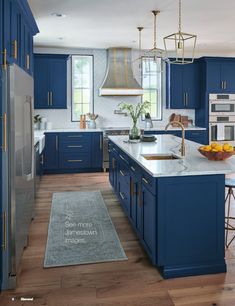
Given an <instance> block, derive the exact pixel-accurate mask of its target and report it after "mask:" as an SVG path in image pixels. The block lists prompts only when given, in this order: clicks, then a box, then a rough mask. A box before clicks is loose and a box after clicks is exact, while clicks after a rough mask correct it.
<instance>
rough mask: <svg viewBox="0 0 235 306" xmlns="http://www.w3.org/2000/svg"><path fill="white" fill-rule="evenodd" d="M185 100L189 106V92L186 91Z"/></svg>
mask: <svg viewBox="0 0 235 306" xmlns="http://www.w3.org/2000/svg"><path fill="white" fill-rule="evenodd" d="M185 102H186V107H187V106H188V93H187V92H186V93H185Z"/></svg>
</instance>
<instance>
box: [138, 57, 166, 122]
mask: <svg viewBox="0 0 235 306" xmlns="http://www.w3.org/2000/svg"><path fill="white" fill-rule="evenodd" d="M161 70H162V62H161V59H157V62H155V61H154V59H153V58H152V57H143V58H142V87H143V89H144V95H143V98H142V99H143V101H146V100H147V101H149V102H150V103H151V106H150V116H151V118H152V119H153V120H161V119H162V92H161V88H162V77H161V76H162V73H161Z"/></svg>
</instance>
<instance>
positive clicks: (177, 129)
mask: <svg viewBox="0 0 235 306" xmlns="http://www.w3.org/2000/svg"><path fill="white" fill-rule="evenodd" d="M109 129H113V130H128V129H129V128H128V127H101V128H97V129H79V128H77V129H75V128H73V129H71V128H70V129H68V128H64V129H51V130H35V132H37V133H43V134H44V133H66V132H78V133H79V132H103V131H105V130H109ZM164 130H165V126H157V127H153V128H151V129H144V131H164ZM168 130H169V131H181V128H179V127H169V129H168ZM185 130H186V131H200V130H206V128H203V127H198V126H189V127H187V128H185Z"/></svg>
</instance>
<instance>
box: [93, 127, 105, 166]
mask: <svg viewBox="0 0 235 306" xmlns="http://www.w3.org/2000/svg"><path fill="white" fill-rule="evenodd" d="M91 159H92V168H100V169H101V168H102V167H103V133H97V132H94V133H92V148H91Z"/></svg>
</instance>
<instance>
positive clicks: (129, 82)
mask: <svg viewBox="0 0 235 306" xmlns="http://www.w3.org/2000/svg"><path fill="white" fill-rule="evenodd" d="M143 93H144V92H143V88H142V87H141V86H140V84H139V83H138V82H137V81H136V79H135V78H134V75H133V71H132V52H131V49H130V48H110V49H108V69H107V72H106V76H105V78H104V82H103V84H102V86H101V88H100V96H141V95H143Z"/></svg>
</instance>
